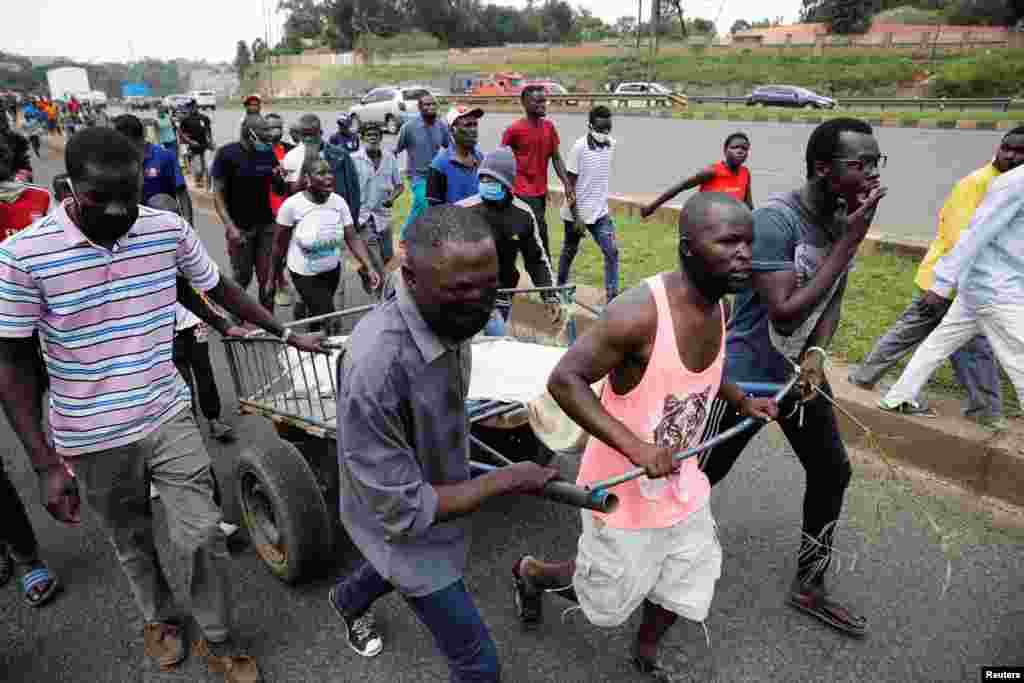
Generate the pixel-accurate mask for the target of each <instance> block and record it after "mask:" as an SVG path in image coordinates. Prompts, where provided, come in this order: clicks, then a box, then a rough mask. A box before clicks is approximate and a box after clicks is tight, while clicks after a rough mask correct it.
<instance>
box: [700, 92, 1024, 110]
mask: <svg viewBox="0 0 1024 683" xmlns="http://www.w3.org/2000/svg"><path fill="white" fill-rule="evenodd" d="M689 100H690V104H724V105H725V106H726V107H728V106H730V105H737V106H747V97H745V96H741V97H727V96H724V95H690V96H689ZM836 102H837V104H838V106H840V107H844V108H849V109H856V108H858V107H865V108H868V107H870V108H874V107H878V108H879V109H881V110H882V111H885V108H886V107H890V108H895V109H915V108H916V109H917V110H918V111H925V110H926V109H937V110H939V111H945V110H947V109H956V110H959V111H966V110H968V109H991V110H992V111H1001V112H1007V111H1010V109H1018V108H1024V102H1020V101H1015V100H1013V99H1012V98H1009V97H967V98H952V97H844V98H841V99H838V100H836Z"/></svg>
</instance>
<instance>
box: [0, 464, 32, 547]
mask: <svg viewBox="0 0 1024 683" xmlns="http://www.w3.org/2000/svg"><path fill="white" fill-rule="evenodd" d="M0 543H6V544H7V545H8V546H9V547H10V548H11V550H13V551H14V554H15V555H17V556H18V558H19V559H22V560H24V559H30V558H35V556H36V553H37V551H38V549H39V546H38V544H37V542H36V533H35V531H34V530H33V529H32V522H30V521H29V519H28V513H27V512H26V511H25V504H24V503H22V502H21V497H20V496H19V495H18V491H17V490H16V489H15V488H14V484H13V483H12V482H11V479H10V477H8V476H7V470H5V469H4V461H3V459H0Z"/></svg>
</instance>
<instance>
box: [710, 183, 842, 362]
mask: <svg viewBox="0 0 1024 683" xmlns="http://www.w3.org/2000/svg"><path fill="white" fill-rule="evenodd" d="M840 231H841V225H839V224H838V223H837V222H836V220H835V219H834V218H831V217H829V218H827V219H824V218H822V217H820V216H815V215H813V214H812V213H811V212H810V211H809V210H808V209H807V208H806V207H804V205H803V204H802V203H801V202H800V198H799V193H797V192H790V193H786V194H781V195H776V196H774V197H772V198H771V199H769V200H768V201H767V202H765V203H764V204H762V205H761V206H760V207H758V209H757V210H756V211H754V246H753V255H752V256H753V259H752V260H753V264H752V265H753V269H754V271H755V272H761V273H764V272H773V271H780V270H794V271H796V278H797V287H803V286H804V285H806V284H807V283H808V281H810V279H811V278H813V277H814V274H815V273H817V272H818V269H819V268H820V267H821V264H822V263H823V262H824V260H825V258H826V257H827V256H828V255H829V253H830V252H831V251H832V248H833V246H834V245H835V243H836V241H837V240H838V239H839V235H840V234H841V232H840ZM845 277H846V276H845V275H844V276H843V277H840V278H838V279H837V280H836V282H834V283H833V284H832V286H831V287H830V289H829V291H828V292H827V294H826V295H825V296H824V297H823V298H822V300H821V301H820V302H819V303H818V305H817V306H815V308H814V310H813V311H812V312H811V314H810V315H808V316H807V319H806V320H805V321H804V322H803V323H802V324H801V325H800V326H799V327H798V328H797V329H796V330H793V331H790V330H787V331H786V332H785V333H783V332H782V331H781V330H778V329H776V328H774V327H773V326H772V324H771V322H770V321H769V320H768V309H767V308H766V306H765V304H764V301H763V300H762V299H761V296H760V294H758V292H757V291H756V290H755V289H749V290H746V291H744V292H741V293H740V294H738V295H737V296H736V301H735V303H734V305H733V309H734V310H733V314H732V319H731V320H730V321H729V330H728V354H727V356H726V376H727V377H728V378H729V379H730V380H731V381H734V382H736V381H744V382H783V381H785V380H786V379H787V378H788V377H789V376H790V375H792V368H793V366H792V364H791V363H789V362H787V360H786V359H787V358H788V359H790V360H792V361H796V360H797V359H798V358H799V356H800V354H801V353H802V352H803V350H804V347H805V346H806V345H807V341H808V338H809V337H810V335H811V333H812V332H813V331H814V328H815V326H816V325H817V323H818V320H819V319H821V317H822V316H823V315H825V313H826V312H829V311H831V309H833V308H834V307H837V306H841V305H842V292H843V288H842V283H843V281H844V279H845ZM831 341H832V340H831V338H828V339H816V340H815V344H817V345H818V346H823V347H824V346H827V345H828V344H829V343H830V342H831Z"/></svg>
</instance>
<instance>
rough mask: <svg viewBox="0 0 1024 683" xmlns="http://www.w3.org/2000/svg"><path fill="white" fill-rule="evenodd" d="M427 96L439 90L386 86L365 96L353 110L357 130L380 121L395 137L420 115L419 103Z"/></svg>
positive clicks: (353, 124)
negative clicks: (407, 123)
mask: <svg viewBox="0 0 1024 683" xmlns="http://www.w3.org/2000/svg"><path fill="white" fill-rule="evenodd" d="M424 94H431V95H435V96H436V95H437V94H438V93H437V90H436V89H435V88H430V87H428V86H425V85H403V86H397V85H386V86H381V87H379V88H374V89H373V90H371V91H370V92H368V93H366V94H365V95H363V98H362V99H361V100H359V104H357V105H354V106H353V107H352V108H351V109H349V115H350V116H351V117H352V128H353V130H359V125H360V124H361V123H365V122H369V121H376V122H377V123H381V124H383V125H384V128H385V130H387V132H389V133H391V134H392V135H395V134H397V133H398V131H399V129H400V128H401V127H402V124H403V123H405V122H406V121H407V120H409V119H410V118H412V117H414V116H417V115H418V114H419V109H418V106H419V99H420V97H421V96H422V95H424Z"/></svg>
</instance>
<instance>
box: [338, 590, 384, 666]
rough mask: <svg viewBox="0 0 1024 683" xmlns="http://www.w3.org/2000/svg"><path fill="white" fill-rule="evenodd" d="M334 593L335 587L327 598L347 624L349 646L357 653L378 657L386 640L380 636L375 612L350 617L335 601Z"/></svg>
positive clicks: (346, 634) (342, 620) (346, 636)
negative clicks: (356, 617) (375, 620)
mask: <svg viewBox="0 0 1024 683" xmlns="http://www.w3.org/2000/svg"><path fill="white" fill-rule="evenodd" d="M334 595H335V588H331V591H330V593H328V596H327V599H328V600H329V601H330V603H331V607H333V608H334V611H335V612H337V614H338V617H339V618H341V622H342V623H343V624H345V639H346V640H347V641H348V646H349V647H351V648H352V649H353V650H355V652H356V654H359V655H362V656H363V657H376V656H377V655H379V654H380V651H381V650H383V649H384V640H383V639H382V638H381V637H380V633H378V632H377V627H376V625H375V624H374V620H373V614H372V613H370V612H367V613H366V614H364V615H363V616H361V617H359V618H358V619H349V618H348V617H346V616H345V613H344V612H342V611H341V608H340V607H338V603H337V602H335V601H334Z"/></svg>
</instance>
